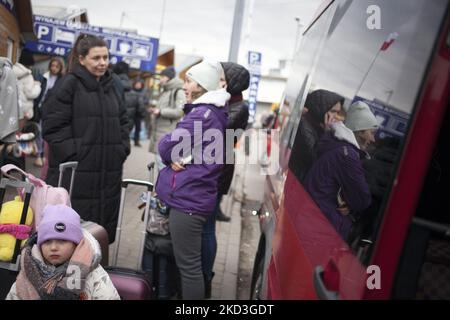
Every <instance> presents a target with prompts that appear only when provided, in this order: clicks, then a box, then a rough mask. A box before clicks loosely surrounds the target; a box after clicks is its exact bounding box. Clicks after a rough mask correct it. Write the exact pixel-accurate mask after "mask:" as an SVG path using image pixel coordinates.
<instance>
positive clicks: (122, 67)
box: [113, 61, 130, 74]
mask: <svg viewBox="0 0 450 320" xmlns="http://www.w3.org/2000/svg"><path fill="white" fill-rule="evenodd" d="M113 71H114V73H115V74H128V72H129V71H130V67H129V65H128V63H126V62H125V61H119V62H117V63H116V65H115V66H114V68H113Z"/></svg>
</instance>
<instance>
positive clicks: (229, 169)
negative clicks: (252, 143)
mask: <svg viewBox="0 0 450 320" xmlns="http://www.w3.org/2000/svg"><path fill="white" fill-rule="evenodd" d="M231 99H233V97H232V98H231ZM247 124H248V105H247V103H245V102H244V101H242V100H241V101H237V102H235V103H232V104H230V106H229V111H228V124H227V129H234V130H237V129H242V130H245V129H246V128H247ZM236 143H237V138H236V139H235V141H234V145H235V144H236ZM233 174H234V164H226V165H225V166H224V169H223V171H222V174H221V175H220V177H219V184H218V193H219V195H221V194H222V195H223V194H227V193H228V190H229V189H230V185H231V181H232V180H233Z"/></svg>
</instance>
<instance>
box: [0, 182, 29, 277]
mask: <svg viewBox="0 0 450 320" xmlns="http://www.w3.org/2000/svg"><path fill="white" fill-rule="evenodd" d="M6 187H12V188H20V189H24V190H25V192H26V193H25V199H24V204H23V209H22V215H21V216H20V224H25V221H26V218H27V213H28V208H29V206H30V199H31V193H32V192H33V189H34V186H33V185H32V184H31V183H28V182H24V181H20V180H11V179H7V178H3V179H2V180H1V181H0V210H1V209H2V206H3V199H4V197H5V193H6ZM21 243H22V240H20V239H17V240H16V244H15V246H14V252H13V256H12V260H11V261H12V262H11V263H4V262H0V268H2V269H7V270H11V271H18V270H19V264H20V244H21ZM14 261H15V262H14Z"/></svg>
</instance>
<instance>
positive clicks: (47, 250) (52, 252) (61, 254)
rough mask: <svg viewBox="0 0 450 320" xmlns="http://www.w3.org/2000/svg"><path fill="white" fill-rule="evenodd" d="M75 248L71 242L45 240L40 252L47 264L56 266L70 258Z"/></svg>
mask: <svg viewBox="0 0 450 320" xmlns="http://www.w3.org/2000/svg"><path fill="white" fill-rule="evenodd" d="M76 247H77V245H76V244H75V243H73V242H72V241H67V240H47V241H45V242H44V243H43V244H42V245H41V251H42V255H43V257H44V259H45V261H46V262H47V263H48V264H52V265H54V266H58V265H61V264H63V263H64V262H66V261H67V260H69V259H70V257H72V254H73V252H74V251H75V248H76Z"/></svg>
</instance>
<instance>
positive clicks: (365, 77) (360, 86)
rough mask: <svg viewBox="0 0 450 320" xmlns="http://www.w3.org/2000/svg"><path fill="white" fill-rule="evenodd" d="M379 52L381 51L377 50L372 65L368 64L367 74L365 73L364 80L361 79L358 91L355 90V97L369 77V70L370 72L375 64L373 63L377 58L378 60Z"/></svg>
mask: <svg viewBox="0 0 450 320" xmlns="http://www.w3.org/2000/svg"><path fill="white" fill-rule="evenodd" d="M380 52H381V50H378V52H377V54H376V55H375V58H373V61H372V63H371V64H370V67H369V69H367V72H366V74H365V75H364V78H363V79H362V81H361V83H360V84H359V87H358V89H356V94H355V95H358V93H359V91H360V90H361V88H362V86H363V84H364V81H366V79H367V76H368V75H369V73H370V70H372V67H373V65H374V64H375V61H376V60H377V58H378V56H379V54H380Z"/></svg>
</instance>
